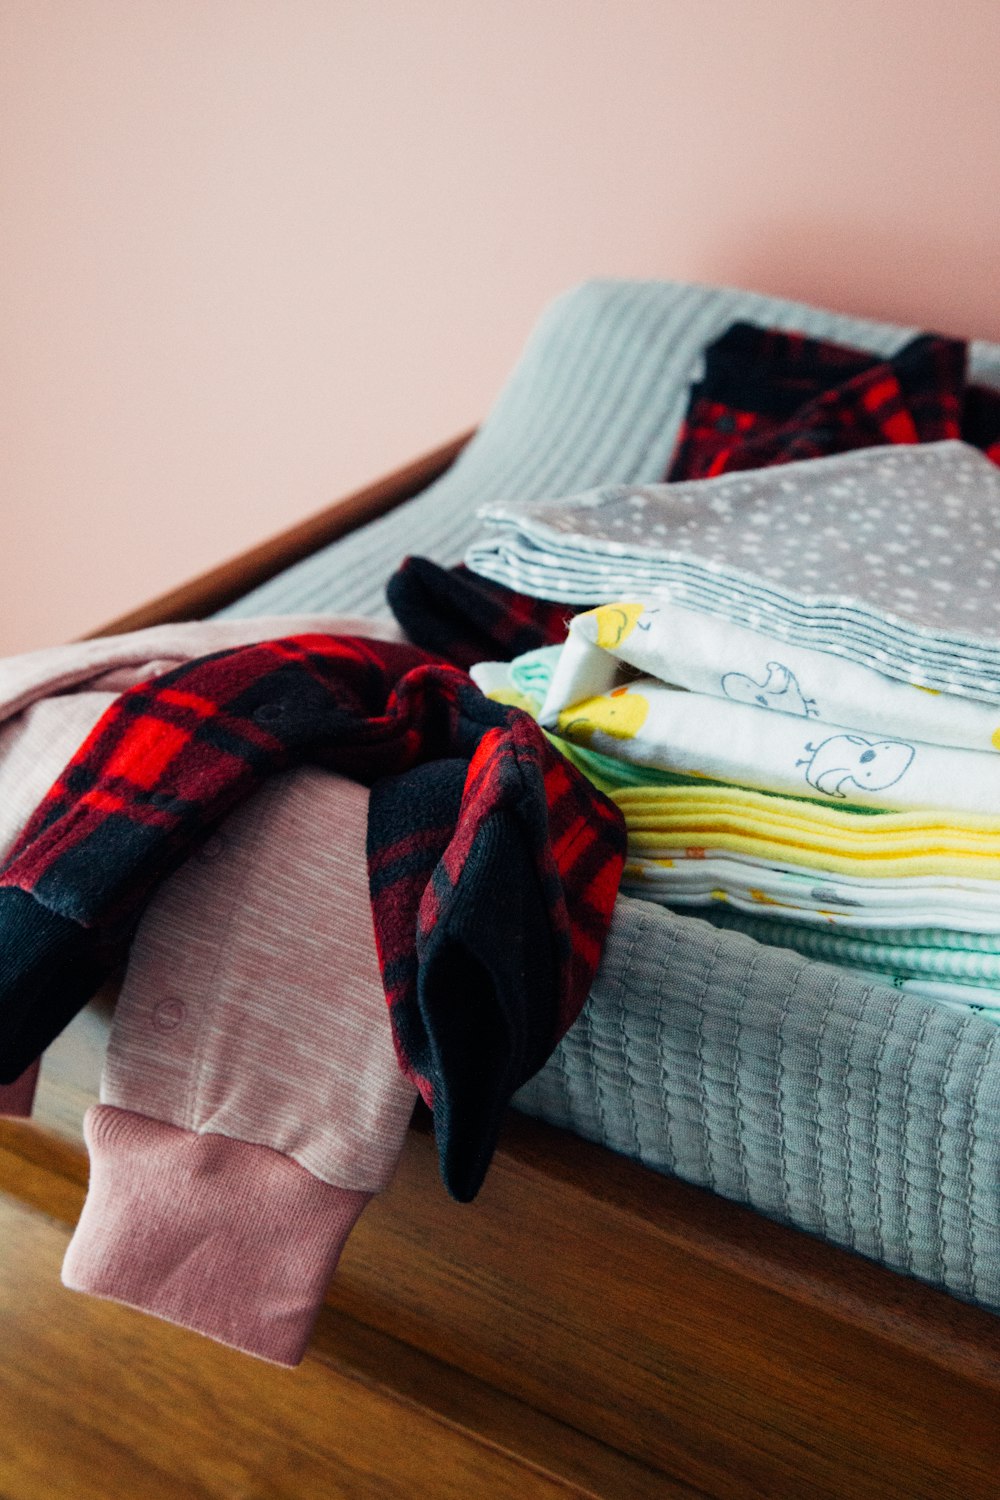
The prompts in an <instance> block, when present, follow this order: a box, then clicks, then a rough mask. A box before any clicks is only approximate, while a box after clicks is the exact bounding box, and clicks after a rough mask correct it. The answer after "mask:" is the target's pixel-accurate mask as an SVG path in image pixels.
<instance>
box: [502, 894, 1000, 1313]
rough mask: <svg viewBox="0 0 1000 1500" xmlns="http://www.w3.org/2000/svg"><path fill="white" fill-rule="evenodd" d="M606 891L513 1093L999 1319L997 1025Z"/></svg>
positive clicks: (590, 1134) (665, 1168) (581, 1129)
mask: <svg viewBox="0 0 1000 1500" xmlns="http://www.w3.org/2000/svg"><path fill="white" fill-rule="evenodd" d="M737 936H738V935H737V934H734V933H726V934H722V933H719V932H718V931H716V930H715V929H714V928H712V927H710V926H709V925H708V924H707V923H705V922H702V921H700V920H698V919H695V918H690V917H678V916H675V915H674V914H673V913H672V912H669V911H666V910H664V909H663V908H662V907H656V906H653V905H652V904H651V903H650V902H648V901H635V900H631V899H630V898H629V897H626V896H621V897H619V899H618V904H617V906H616V908H615V916H614V920H613V923H612V927H611V932H610V935H609V938H608V941H607V943H606V946H605V951H604V960H603V963H602V965H601V970H600V973H599V974H598V977H597V980H596V982H595V984H594V988H593V990H592V992H591V995H590V998H589V1000H588V1002H587V1004H586V1006H585V1007H584V1011H583V1014H582V1015H581V1017H580V1019H579V1020H578V1021H577V1023H576V1025H575V1026H574V1027H573V1028H572V1030H571V1031H570V1032H569V1033H568V1034H567V1035H566V1036H565V1037H564V1038H563V1040H562V1042H561V1043H560V1044H559V1047H558V1048H557V1050H556V1052H555V1053H554V1054H553V1056H552V1058H551V1059H550V1061H549V1062H548V1063H547V1064H546V1066H545V1068H543V1070H542V1071H541V1073H539V1074H537V1075H536V1076H535V1077H534V1078H533V1079H531V1080H530V1082H529V1083H528V1084H526V1085H525V1087H524V1088H523V1089H521V1091H520V1093H519V1094H518V1095H517V1098H516V1100H515V1103H516V1104H517V1107H518V1108H519V1109H521V1110H523V1111H524V1112H525V1113H527V1114H531V1115H536V1116H537V1117H538V1118H540V1119H543V1120H547V1121H549V1122H550V1123H551V1124H554V1125H561V1126H564V1127H566V1128H567V1129H569V1130H572V1131H574V1132H575V1133H576V1134H577V1135H582V1136H585V1137H586V1138H587V1139H588V1140H592V1141H598V1142H600V1143H601V1144H602V1145H605V1146H610V1147H611V1149H612V1150H614V1151H620V1152H623V1153H624V1154H625V1155H628V1156H632V1157H635V1158H636V1159H637V1160H639V1161H642V1162H645V1164H646V1165H647V1166H649V1167H653V1168H655V1169H656V1170H657V1171H661V1172H669V1173H674V1174H676V1175H677V1176H678V1177H683V1178H684V1179H685V1180H686V1181H688V1182H693V1183H697V1184H698V1185H699V1186H701V1187H707V1188H711V1189H712V1190H713V1191H714V1192H717V1193H721V1194H722V1195H723V1196H724V1197H726V1198H732V1199H734V1200H735V1201H736V1202H739V1203H747V1204H750V1205H751V1206H752V1207H753V1208H756V1209H758V1210H759V1211H760V1212H761V1213H764V1214H767V1215H768V1216H769V1217H771V1218H775V1219H780V1220H783V1221H784V1222H785V1223H788V1224H794V1225H796V1226H797V1227H798V1228H800V1229H806V1230H809V1231H811V1232H812V1233H815V1234H819V1235H822V1236H823V1238H824V1239H828V1240H832V1241H833V1242H834V1243H835V1244H838V1245H842V1246H845V1247H846V1248H848V1249H851V1250H856V1251H859V1252H860V1253H861V1254H862V1255H867V1256H870V1257H872V1258H873V1259H874V1260H878V1261H881V1262H883V1264H885V1265H888V1266H891V1267H893V1268H894V1269H895V1270H897V1271H904V1272H907V1273H909V1274H910V1275H913V1276H919V1277H920V1278H921V1279H922V1280H924V1281H929V1282H932V1283H934V1284H935V1285H937V1286H941V1287H945V1288H947V1289H948V1290H949V1291H951V1292H953V1293H955V1294H957V1295H958V1296H961V1297H963V1298H966V1299H968V1300H971V1301H975V1302H978V1303H980V1304H982V1305H983V1306H985V1307H989V1308H991V1309H992V1310H993V1311H1000V1028H998V1027H996V1026H992V1025H990V1024H988V1023H987V1022H985V1021H981V1020H979V1019H978V1018H976V1017H968V1018H962V1019H956V1017H955V1015H954V1013H953V1012H950V1011H945V1010H942V1009H941V1008H939V1007H935V1006H934V1005H932V1004H930V1003H927V1002H921V1001H916V1002H914V1001H913V999H912V997H908V996H903V995H900V994H899V993H898V992H896V991H894V990H890V989H886V988H883V987H881V986H879V985H871V984H867V983H864V982H862V981H861V980H858V979H856V978H853V977H852V976H851V975H850V974H848V973H847V972H846V971H844V970H840V969H836V968H833V967H832V966H831V965H828V964H818V963H811V962H808V961H804V960H802V959H800V958H797V957H796V956H795V955H793V954H791V953H789V952H788V951H787V950H785V949H782V948H768V947H764V946H763V945H762V944H760V943H757V942H754V941H753V939H745V940H742V941H733V939H734V938H735V937H737Z"/></svg>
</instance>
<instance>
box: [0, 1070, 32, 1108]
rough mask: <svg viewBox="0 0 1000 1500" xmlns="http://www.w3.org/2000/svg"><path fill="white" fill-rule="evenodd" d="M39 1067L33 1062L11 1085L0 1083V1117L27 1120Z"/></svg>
mask: <svg viewBox="0 0 1000 1500" xmlns="http://www.w3.org/2000/svg"><path fill="white" fill-rule="evenodd" d="M40 1067H41V1063H40V1062H33V1063H32V1064H31V1067H30V1068H25V1070H24V1072H23V1073H22V1074H21V1076H20V1078H15V1079H14V1082H13V1083H0V1115H6V1116H7V1117H8V1118H9V1119H27V1117H28V1116H29V1115H30V1114H31V1106H32V1104H33V1103H34V1100H35V1089H36V1087H37V1085H38V1073H39V1070H40Z"/></svg>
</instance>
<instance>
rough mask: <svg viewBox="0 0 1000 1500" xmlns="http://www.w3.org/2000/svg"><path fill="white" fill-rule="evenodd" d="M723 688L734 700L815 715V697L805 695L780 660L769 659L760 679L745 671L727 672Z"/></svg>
mask: <svg viewBox="0 0 1000 1500" xmlns="http://www.w3.org/2000/svg"><path fill="white" fill-rule="evenodd" d="M722 691H723V692H724V693H725V695H726V697H727V698H735V700H736V702H737V703H754V704H758V705H759V706H760V707H761V708H776V709H777V710H778V712H779V713H783V714H799V715H800V716H801V717H802V718H804V719H808V718H812V717H813V716H815V715H818V713H819V710H818V709H817V707H816V699H815V698H807V697H806V695H805V693H804V692H803V691H802V689H801V688H800V687H799V684H798V679H797V678H796V676H795V673H794V672H793V671H792V670H791V668H790V667H785V666H782V664H781V662H780V661H769V662H768V664H767V668H766V675H765V677H764V680H763V682H755V681H754V679H753V678H752V677H751V676H750V674H749V673H748V672H727V673H726V675H725V677H723V679H722Z"/></svg>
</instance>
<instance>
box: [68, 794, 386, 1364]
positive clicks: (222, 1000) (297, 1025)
mask: <svg viewBox="0 0 1000 1500" xmlns="http://www.w3.org/2000/svg"><path fill="white" fill-rule="evenodd" d="M367 806H368V794H367V791H366V790H365V789H364V788H363V787H361V786H358V785H356V784H355V783H353V782H349V781H345V780H343V779H341V778H339V777H336V776H334V775H333V774H331V773H329V772H324V771H319V770H315V769H307V770H300V771H295V772H293V773H291V774H288V775H285V776H281V777H278V778H275V779H274V780H273V781H272V782H269V783H268V784H267V785H266V786H265V787H264V788H263V789H262V790H261V791H260V792H259V793H258V794H257V795H256V796H255V797H254V798H253V799H252V801H250V802H249V803H247V804H245V805H244V806H243V807H241V808H240V809H239V810H238V811H237V812H236V813H235V814H234V815H233V816H232V817H231V818H229V819H228V821H227V822H226V823H224V824H223V825H222V827H221V828H220V830H219V831H218V833H216V834H215V835H214V836H212V837H210V838H209V840H208V842H207V843H206V844H205V845H204V846H203V848H202V849H201V851H200V853H199V854H198V855H196V856H195V857H194V858H193V859H191V860H189V861H188V863H187V864H186V865H185V866H184V867H183V868H182V869H181V870H180V871H179V872H178V873H177V874H176V875H174V876H173V877H172V879H171V880H169V881H168V882H167V883H166V884H165V886H164V887H163V888H162V889H161V891H160V893H159V894H158V896H157V897H156V899H155V901H154V902H153V903H152V904H151V906H150V907H149V909H148V911H147V913H146V916H145V917H144V919H143V922H142V924H141V926H140V928H139V933H138V936H137V939H136V942H135V945H134V947H133V951H132V955H131V958H130V962H129V969H128V974H127V978H126V982H125V987H124V989H123V992H122V995H121V998H120V1000H119V1004H118V1009H117V1011H116V1015H115V1021H114V1026H113V1030H112V1035H111V1041H110V1045H109V1051H108V1058H107V1063H106V1068H105V1076H104V1082H103V1086H102V1101H103V1102H102V1104H101V1105H99V1106H98V1107H97V1108H96V1109H94V1110H92V1111H90V1113H89V1115H88V1120H87V1136H88V1142H89V1146H90V1151H91V1187H90V1191H89V1193H88V1198H87V1203H86V1206H85V1208H84V1211H83V1216H82V1217H81V1220H80V1224H79V1226H78V1229H77V1232H76V1234H75V1235H74V1238H73V1240H72V1242H71V1244H70V1247H69V1250H68V1252H67V1256H66V1262H65V1266H64V1280H65V1281H66V1283H67V1285H69V1286H72V1287H75V1288H77V1289H79V1290H83V1291H89V1292H92V1293H94V1294H96V1295H98V1296H107V1297H113V1298H115V1299H116V1300H118V1301H122V1302H126V1303H128V1304H130V1305H132V1306H135V1307H140V1308H143V1309H145V1310H146V1311H148V1312H153V1313H156V1314H157V1315H159V1316H161V1317H165V1318H168V1319H170V1320H171V1321H173V1322H177V1323H182V1324H184V1325H185V1326H187V1327H191V1328H196V1329H198V1330H199V1331H200V1332H203V1333H207V1334H208V1335H209V1336H211V1337H213V1338H217V1339H220V1340H222V1341H223V1342H225V1343H228V1344H232V1345H234V1346H235V1347H237V1348H241V1349H245V1350H247V1352H249V1353H253V1354H257V1355H260V1356H262V1357H263V1358H267V1359H272V1360H275V1361H277V1362H279V1363H282V1364H295V1363H297V1362H298V1360H299V1359H300V1358H301V1357H302V1353H303V1350H304V1347H305V1344H306V1342H307V1340H308V1337H309V1333H310V1331H311V1328H312V1324H313V1321H314V1319H315V1316H316V1313H317V1311H318V1308H319V1306H320V1304H321V1302H322V1299H323V1295H324V1293H325V1290H326V1285H327V1283H328V1280H329V1277H330V1275H331V1274H332V1272H333V1269H334V1267H335V1265H336V1262H337V1258H338V1256H339V1254H340V1250H341V1248H342V1246H343V1243H344V1241H345V1240H346V1238H347V1235H348V1233H349V1232H350V1229H351V1228H352V1226H353V1224H354V1222H355V1220H356V1219H357V1217H358V1214H359V1213H360V1212H361V1210H362V1209H363V1207H364V1206H365V1204H366V1203H367V1202H368V1200H369V1198H370V1196H371V1195H372V1194H373V1193H376V1192H378V1191H379V1189H380V1188H382V1187H384V1186H385V1185H386V1183H387V1182H388V1180H389V1178H390V1176H391V1174H392V1171H393V1168H394V1167H395V1164H396V1161H397V1159H398V1156H399V1153H400V1151H401V1149H402V1143H403V1140H404V1137H405V1132H406V1127H407V1124H408V1122H409V1118H410V1114H411V1112H412V1108H413V1103H414V1100H415V1097H416V1094H415V1091H414V1089H413V1088H412V1086H411V1085H410V1084H409V1083H408V1082H407V1081H406V1080H405V1079H404V1078H403V1077H402V1074H401V1073H400V1071H399V1068H398V1066H397V1063H396V1058H395V1053H394V1049H393V1043H392V1034H391V1030H390V1026H389V1018H388V1012H387V1009H386V1003H385V998H384V993H383V989H382V982H381V977H380V974H379V971H378V965H377V961H376V957H375V941H374V932H373V929H372V918H371V907H370V902H369V896H368V877H367V863H366V859H365V835H366V825H367Z"/></svg>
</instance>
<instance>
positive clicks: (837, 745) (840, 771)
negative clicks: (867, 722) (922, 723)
mask: <svg viewBox="0 0 1000 1500" xmlns="http://www.w3.org/2000/svg"><path fill="white" fill-rule="evenodd" d="M805 749H806V750H807V752H808V754H807V755H806V756H805V757H804V759H802V760H797V761H796V762H795V764H796V765H797V766H805V768H806V769H805V773H804V774H805V778H806V781H807V782H808V783H809V785H810V786H814V787H815V788H816V790H817V791H818V792H823V793H824V794H825V795H826V796H827V797H846V796H847V793H846V792H845V791H844V787H845V786H849V785H851V784H853V785H854V786H856V787H858V788H860V790H861V791H865V792H878V791H881V790H882V789H883V788H884V787H887V786H895V784H896V782H897V781H899V780H900V779H901V778H902V777H903V776H904V775H905V774H906V772H907V771H908V770H909V768H910V764H911V762H912V760H913V757H914V755H915V753H916V752H915V750H914V748H913V746H912V745H906V744H903V742H902V741H901V740H866V739H865V738H864V737H863V736H862V735H860V734H832V735H831V736H830V737H829V739H826V740H821V741H820V743H819V744H818V745H812V744H808V743H807V744H806V746H805Z"/></svg>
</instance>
